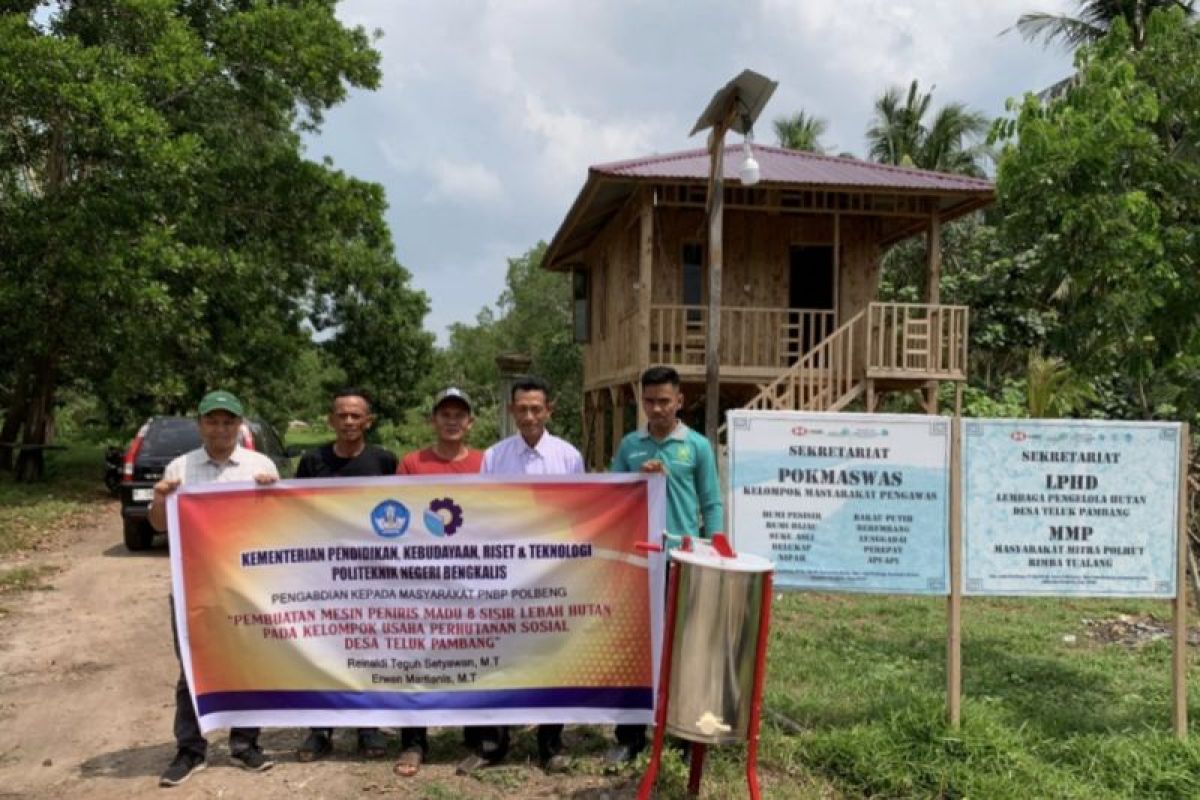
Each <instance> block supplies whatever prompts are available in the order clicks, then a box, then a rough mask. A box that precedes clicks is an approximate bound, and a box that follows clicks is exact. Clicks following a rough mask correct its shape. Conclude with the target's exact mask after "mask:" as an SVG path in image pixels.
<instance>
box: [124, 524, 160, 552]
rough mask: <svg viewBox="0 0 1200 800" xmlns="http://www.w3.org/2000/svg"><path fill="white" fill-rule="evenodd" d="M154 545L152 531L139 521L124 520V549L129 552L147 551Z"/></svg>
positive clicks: (148, 526)
mask: <svg viewBox="0 0 1200 800" xmlns="http://www.w3.org/2000/svg"><path fill="white" fill-rule="evenodd" d="M152 544H154V529H153V528H151V527H150V525H149V524H148V523H146V522H145V521H143V520H140V519H127V520H125V547H126V548H128V549H129V550H148V549H149V548H150V545H152Z"/></svg>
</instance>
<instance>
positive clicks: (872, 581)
mask: <svg viewBox="0 0 1200 800" xmlns="http://www.w3.org/2000/svg"><path fill="white" fill-rule="evenodd" d="M728 419H729V452H730V466H729V514H730V527H731V533H732V535H733V540H734V545H735V546H736V548H737V549H738V550H741V551H745V552H748V553H754V554H756V555H760V556H763V557H765V558H768V559H770V560H771V561H774V562H775V565H776V577H775V582H776V585H777V586H780V587H785V588H788V587H790V588H794V589H811V590H818V591H821V590H835V591H857V592H887V593H897V594H934V595H944V594H947V593H948V591H949V587H950V579H949V574H950V573H949V557H948V551H947V534H946V532H947V530H948V525H949V502H950V479H949V455H950V425H949V421H948V420H947V419H946V418H944V417H936V416H915V415H907V416H901V415H882V414H873V415H864V414H816V413H813V414H806V413H798V412H782V411H780V412H774V411H731V412H730V413H729V415H728Z"/></svg>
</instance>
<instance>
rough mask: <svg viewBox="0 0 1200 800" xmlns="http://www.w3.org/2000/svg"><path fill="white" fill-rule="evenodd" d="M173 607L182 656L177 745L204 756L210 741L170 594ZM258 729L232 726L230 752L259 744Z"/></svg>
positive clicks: (175, 636)
mask: <svg viewBox="0 0 1200 800" xmlns="http://www.w3.org/2000/svg"><path fill="white" fill-rule="evenodd" d="M167 602H168V604H169V606H170V608H171V642H172V644H173V645H174V647H175V658H177V659H179V680H177V681H176V682H175V746H176V747H177V748H178V749H179V750H186V751H188V752H190V753H195V754H196V755H198V756H200V757H201V758H204V757H205V756H206V755H207V754H208V740H207V739H205V738H204V734H202V733H201V732H200V720H198V719H196V709H195V707H194V706H193V705H192V695H191V692H189V691H188V684H187V673H185V672H184V671H183V659H182V656H180V654H179V631H178V630H177V629H176V627H175V601H174V598H171V597H168V598H167ZM258 732H259V729H258V728H231V729H230V730H229V752H230V753H242V752H245V751H246V750H249V749H250V748H252V747H257V746H258Z"/></svg>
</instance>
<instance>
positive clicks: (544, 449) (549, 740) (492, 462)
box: [458, 375, 584, 774]
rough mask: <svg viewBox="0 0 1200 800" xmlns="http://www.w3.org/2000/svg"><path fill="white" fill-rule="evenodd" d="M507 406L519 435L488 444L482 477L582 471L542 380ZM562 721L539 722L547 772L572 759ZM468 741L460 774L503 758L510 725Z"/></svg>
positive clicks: (524, 387) (474, 731)
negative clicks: (556, 430)
mask: <svg viewBox="0 0 1200 800" xmlns="http://www.w3.org/2000/svg"><path fill="white" fill-rule="evenodd" d="M510 400H511V402H510V403H509V406H508V410H509V413H510V414H512V418H513V421H514V422H516V424H517V431H518V432H517V433H516V434H514V435H512V436H510V437H508V438H507V439H504V440H502V441H500V442H497V443H496V444H494V445H492V446H491V447H489V448H488V450H487V452H486V453H484V454H483V474H484V475H573V474H582V473H583V472H584V468H583V456H581V455H580V454H579V451H578V450H576V449H575V447H574V446H573V445H572V444H571V443H570V442H568V441H566V440H565V439H560V438H559V437H557V436H555V435H554V434H552V433H550V432H549V431H547V430H546V423H547V422H548V421H549V420H550V415H551V414H553V413H554V403H553V402H552V401H551V399H550V386H549V384H547V383H546V382H545V381H544V380H542V379H541V378H537V377H534V376H532V375H531V376H528V377H525V378H521V379H520V380H518V381H517V382H516V383H514V384H513V388H512V396H511V398H510ZM562 731H563V726H562V725H539V726H538V732H537V740H538V757H539V759H540V760H541V763H542V768H543V769H545V770H546V772H552V773H553V772H565V771H566V770H567V769H569V768H570V766H571V761H570V759H569V758H567V756H566V755H565V754H564V753H563V752H562V749H563V744H562ZM466 735H467V743H468V744H469V745H471V746H473V747H474V748H475V753H473V754H472V755H470V756H467V758H465V759H463V761H462V762H460V763H459V765H458V772H459V773H460V774H466V773H470V772H472V771H474V770H476V769H478V768H479V767H482V766H485V765H487V764H498V763H499V762H501V761H503V760H504V756H505V753H506V752H507V750H508V729H507V728H506V727H487V728H481V727H476V728H468V729H467V730H466Z"/></svg>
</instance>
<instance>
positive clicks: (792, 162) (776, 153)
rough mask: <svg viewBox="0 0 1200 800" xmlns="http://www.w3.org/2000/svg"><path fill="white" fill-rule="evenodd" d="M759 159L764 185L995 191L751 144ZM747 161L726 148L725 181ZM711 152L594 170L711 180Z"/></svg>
mask: <svg viewBox="0 0 1200 800" xmlns="http://www.w3.org/2000/svg"><path fill="white" fill-rule="evenodd" d="M751 147H752V148H753V150H754V158H755V159H757V160H758V166H759V170H760V172H761V176H762V177H761V178H760V180H761V182H763V183H788V184H798V183H800V184H806V185H809V186H846V187H861V188H871V189H893V190H906V191H922V192H991V191H993V190H994V187H993V186H992V184H991V182H990V181H986V180H983V179H981V178H970V177H967V176H965V175H950V174H947V173H943V172H930V171H928V170H923V169H911V168H908V167H894V166H891V165H888V164H875V163H873V162H870V161H859V160H858V159H854V158H840V157H836V156H822V155H817V154H816V153H805V152H801V151H799V150H788V149H786V148H782V147H766V146H764V145H760V144H756V145H751ZM741 163H742V146H741V145H740V144H737V145H726V147H725V170H724V172H725V179H726V180H729V181H736V180H737V177H738V175H737V172H738V167H739V166H741ZM708 170H709V156H708V151H707V150H704V149H697V150H684V151H682V152H679V153H667V154H665V155H660V156H646V157H644V158H635V159H632V160H629V161H616V162H613V163H611V164H597V165H596V166H593V167H592V168H591V171H592V172H594V173H598V174H600V175H608V176H612V177H616V178H632V179H637V178H649V179H660V180H661V179H668V180H696V181H707V180H708Z"/></svg>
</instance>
